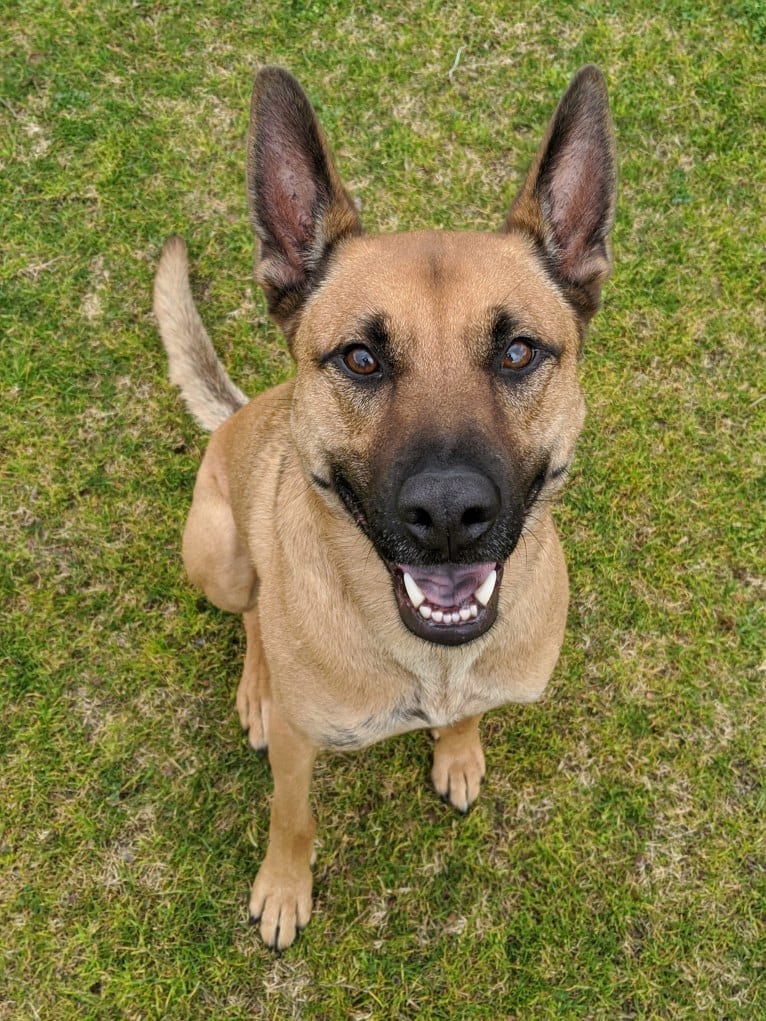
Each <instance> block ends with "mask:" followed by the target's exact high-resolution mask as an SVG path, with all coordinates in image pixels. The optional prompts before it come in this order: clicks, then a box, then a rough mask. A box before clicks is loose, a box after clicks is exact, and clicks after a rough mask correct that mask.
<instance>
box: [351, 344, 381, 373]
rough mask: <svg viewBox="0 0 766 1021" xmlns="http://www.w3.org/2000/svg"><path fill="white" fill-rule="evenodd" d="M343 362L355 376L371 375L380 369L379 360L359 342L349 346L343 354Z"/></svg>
mask: <svg viewBox="0 0 766 1021" xmlns="http://www.w3.org/2000/svg"><path fill="white" fill-rule="evenodd" d="M343 364H344V365H345V366H346V368H347V369H348V370H349V372H353V373H354V375H355V376H371V375H372V374H373V373H374V372H378V371H380V362H379V361H378V359H377V358H376V357H375V355H374V354H373V353H372V351H370V350H369V349H368V348H366V347H362V346H361V344H360V345H357V346H356V347H350V348H349V349H348V350H347V351H345V352H344V354H343Z"/></svg>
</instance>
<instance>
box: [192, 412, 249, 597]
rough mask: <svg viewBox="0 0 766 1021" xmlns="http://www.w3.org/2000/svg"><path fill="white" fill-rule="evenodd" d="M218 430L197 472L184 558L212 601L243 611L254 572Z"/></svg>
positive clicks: (198, 584) (195, 580)
mask: <svg viewBox="0 0 766 1021" xmlns="http://www.w3.org/2000/svg"><path fill="white" fill-rule="evenodd" d="M224 428H226V426H224ZM220 434H221V430H219V431H218V432H217V433H214V434H213V437H212V439H211V440H210V444H209V446H208V449H207V451H206V453H205V456H204V458H203V459H202V464H201V465H200V469H199V472H198V474H197V481H196V483H195V485H194V498H193V499H192V505H191V509H190V510H189V516H188V518H187V519H186V528H185V529H184V537H183V559H184V565H185V567H186V573H187V574H188V575H189V579H190V580H191V581H192V583H193V584H195V585H197V586H198V587H199V588H201V589H202V591H203V592H204V593H205V595H206V596H207V597H208V599H209V600H210V602H211V603H213V604H214V605H215V606H217V607H219V609H221V610H228V611H229V613H245V612H246V611H247V610H250V609H252V608H253V606H255V600H256V598H257V595H258V576H257V575H256V573H255V568H254V567H253V565H252V563H251V560H250V557H249V555H248V552H247V547H246V546H245V544H244V543H243V542H242V539H241V538H240V536H239V533H238V531H237V526H236V524H235V522H234V515H233V514H232V510H231V503H230V502H229V491H228V479H227V476H226V466H225V460H224V457H223V454H222V451H221V444H220Z"/></svg>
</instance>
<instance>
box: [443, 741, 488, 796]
mask: <svg viewBox="0 0 766 1021" xmlns="http://www.w3.org/2000/svg"><path fill="white" fill-rule="evenodd" d="M484 773H485V765H484V752H483V751H482V750H481V745H480V744H479V742H478V740H476V741H472V742H471V743H470V744H464V743H462V742H460V743H458V742H457V741H451V740H450V739H449V737H443V738H440V739H439V740H438V741H437V742H436V744H435V745H434V762H433V768H432V770H431V782H432V783H433V785H434V790H435V791H436V793H437V794H438V795H439V797H440V798H441V799H442V800H443V801H446V802H449V804H450V805H452V806H453V808H456V809H457V810H458V812H463V813H465V812H467V811H468V809H469V808H470V807H471V805H472V804H473V803H474V801H476V799H477V798H478V796H479V788H480V787H481V781H482V780H483V778H484Z"/></svg>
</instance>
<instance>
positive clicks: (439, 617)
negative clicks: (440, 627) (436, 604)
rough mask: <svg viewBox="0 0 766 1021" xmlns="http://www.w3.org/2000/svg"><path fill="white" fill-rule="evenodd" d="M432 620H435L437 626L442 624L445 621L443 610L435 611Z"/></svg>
mask: <svg viewBox="0 0 766 1021" xmlns="http://www.w3.org/2000/svg"><path fill="white" fill-rule="evenodd" d="M431 619H432V620H435V621H436V623H437V624H441V622H442V621H443V620H444V614H443V613H442V611H441V610H434V611H433V612H432V613H431Z"/></svg>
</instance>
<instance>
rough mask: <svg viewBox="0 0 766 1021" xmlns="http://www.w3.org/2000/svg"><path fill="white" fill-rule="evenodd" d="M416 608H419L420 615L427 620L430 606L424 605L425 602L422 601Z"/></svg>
mask: <svg viewBox="0 0 766 1021" xmlns="http://www.w3.org/2000/svg"><path fill="white" fill-rule="evenodd" d="M418 609H419V610H420V616H421V617H425V618H426V620H428V618H429V617H430V616H431V607H430V606H426V604H425V603H423V604H422V605H421V606H419V607H418Z"/></svg>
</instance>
